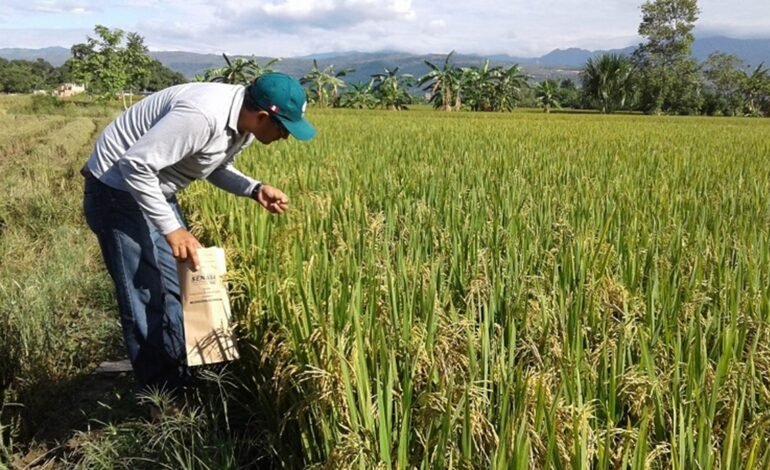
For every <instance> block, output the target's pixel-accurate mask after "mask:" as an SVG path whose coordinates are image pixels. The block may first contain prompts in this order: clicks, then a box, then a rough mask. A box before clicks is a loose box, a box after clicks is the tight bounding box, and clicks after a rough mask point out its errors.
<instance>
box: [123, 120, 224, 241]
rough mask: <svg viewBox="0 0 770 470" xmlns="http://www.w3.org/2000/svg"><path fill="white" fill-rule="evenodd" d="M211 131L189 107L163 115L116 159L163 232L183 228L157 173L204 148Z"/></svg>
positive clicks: (137, 197) (128, 184)
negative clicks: (167, 200)
mask: <svg viewBox="0 0 770 470" xmlns="http://www.w3.org/2000/svg"><path fill="white" fill-rule="evenodd" d="M212 134H213V126H212V125H211V124H210V123H209V121H208V119H207V118H206V116H204V115H203V114H202V113H201V112H200V111H199V110H197V109H195V108H194V107H190V106H179V107H177V108H175V109H174V110H172V111H170V112H169V113H167V114H166V115H164V116H163V117H162V118H161V119H160V120H158V122H156V123H155V124H154V125H153V126H152V127H151V128H150V130H149V131H147V132H146V133H145V134H144V135H143V136H142V137H141V138H140V139H139V140H137V141H136V143H134V145H132V146H131V148H129V149H128V151H127V152H126V153H125V154H124V155H123V157H121V159H120V160H118V168H119V169H120V173H121V175H122V176H123V180H124V181H125V182H126V185H127V186H128V190H129V192H130V193H131V194H132V195H133V196H134V199H136V202H137V204H139V207H140V208H141V209H142V211H143V212H144V214H145V215H146V216H147V218H148V219H150V222H152V224H153V225H155V227H157V228H158V230H160V232H161V233H162V234H163V235H166V234H169V233H171V232H173V231H174V230H177V229H179V228H181V227H182V225H181V224H180V223H179V221H178V220H177V218H176V216H175V215H174V211H173V210H172V209H171V206H169V205H168V203H167V202H166V198H165V197H164V196H163V192H162V191H161V189H160V182H159V180H158V172H159V171H160V170H162V169H163V168H166V167H168V166H171V165H173V164H174V163H176V162H178V161H180V160H182V159H183V158H185V157H187V156H190V155H193V154H195V153H198V152H200V151H201V150H202V149H203V148H205V146H206V144H207V143H208V142H209V140H210V139H211V136H212Z"/></svg>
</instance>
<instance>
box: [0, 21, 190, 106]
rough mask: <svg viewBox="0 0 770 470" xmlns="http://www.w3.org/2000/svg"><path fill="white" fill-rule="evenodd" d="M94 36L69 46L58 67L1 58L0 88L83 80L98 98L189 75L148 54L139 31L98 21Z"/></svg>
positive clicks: (30, 88) (27, 88)
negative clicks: (129, 30) (69, 52)
mask: <svg viewBox="0 0 770 470" xmlns="http://www.w3.org/2000/svg"><path fill="white" fill-rule="evenodd" d="M94 32H95V33H96V35H95V36H94V37H88V38H87V41H86V42H85V43H82V44H75V45H73V46H72V48H71V52H72V57H71V58H70V59H68V60H67V61H65V62H64V64H62V65H61V66H60V67H55V66H53V65H51V64H50V63H48V62H47V61H45V60H43V59H37V60H35V61H29V60H6V59H2V58H0V92H3V93H32V92H34V91H36V90H46V91H50V90H52V89H55V88H56V87H58V86H59V85H61V84H63V83H72V82H76V83H79V84H84V85H85V87H86V91H87V92H88V93H89V94H90V95H93V96H97V97H99V98H112V97H114V96H116V95H123V94H124V93H125V92H127V93H128V94H129V99H131V98H130V97H131V95H132V93H134V92H138V91H147V92H154V91H158V90H162V89H163V88H166V87H169V86H172V85H176V84H179V83H185V82H186V81H187V79H186V78H185V76H184V75H182V74H181V73H179V72H175V71H173V70H171V69H169V68H168V67H166V66H165V65H163V64H161V63H160V62H159V61H158V60H156V59H153V58H151V57H150V56H149V55H148V50H147V47H146V46H145V45H144V38H142V37H141V36H140V35H138V34H136V33H125V32H124V31H122V30H120V29H109V28H107V27H105V26H101V25H97V26H96V27H95V28H94Z"/></svg>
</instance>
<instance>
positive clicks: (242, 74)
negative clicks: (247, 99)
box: [195, 53, 279, 85]
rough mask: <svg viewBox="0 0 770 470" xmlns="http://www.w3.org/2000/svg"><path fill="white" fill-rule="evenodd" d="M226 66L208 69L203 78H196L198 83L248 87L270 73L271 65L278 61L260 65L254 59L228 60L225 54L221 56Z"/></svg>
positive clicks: (274, 60)
mask: <svg viewBox="0 0 770 470" xmlns="http://www.w3.org/2000/svg"><path fill="white" fill-rule="evenodd" d="M222 57H224V59H225V63H226V64H227V65H226V66H225V67H221V68H215V69H209V70H207V71H206V73H204V75H203V76H196V77H195V81H198V82H219V83H230V84H240V85H248V84H250V83H251V82H253V81H254V80H256V79H257V77H259V76H260V75H262V74H263V73H267V72H272V71H273V69H272V68H271V67H272V66H273V64H275V63H276V62H278V61H279V59H271V60H269V61H268V62H267V63H265V64H260V63H259V62H257V60H256V59H253V58H252V59H243V58H241V57H239V58H237V59H235V60H230V58H229V57H227V54H224V53H223V54H222Z"/></svg>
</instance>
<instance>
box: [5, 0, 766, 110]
mask: <svg viewBox="0 0 770 470" xmlns="http://www.w3.org/2000/svg"><path fill="white" fill-rule="evenodd" d="M641 11H642V21H641V23H640V25H639V30H638V32H639V34H640V35H641V36H642V37H643V38H644V39H645V41H644V42H643V43H642V44H640V45H639V46H638V47H637V49H636V50H635V51H634V52H633V54H631V55H630V56H623V55H617V54H604V55H601V56H599V57H595V58H591V59H589V60H588V61H587V62H586V64H585V66H584V67H583V69H582V71H581V72H580V74H579V77H578V79H579V80H578V81H579V84H578V83H576V82H575V81H573V80H569V79H568V80H562V81H560V82H559V81H556V80H552V79H546V80H544V81H542V82H540V83H531V77H528V76H527V75H526V74H525V73H524V72H523V71H522V69H521V67H519V65H512V66H507V67H503V66H499V65H496V66H493V65H491V64H490V62H489V61H488V60H487V61H485V62H484V63H483V64H482V65H481V66H471V67H458V66H456V65H455V64H454V63H453V61H452V59H453V55H454V52H450V53H449V54H448V55H447V56H446V58H445V60H444V62H443V64H439V65H436V64H434V63H432V62H430V61H425V65H426V66H427V67H428V72H427V73H425V74H424V75H422V76H420V77H414V76H413V75H411V74H406V73H400V72H399V68H398V67H394V68H385V69H384V70H383V71H382V72H380V73H377V74H373V75H371V77H370V79H369V80H368V81H367V82H358V83H347V82H346V81H345V76H346V75H348V74H349V73H350V72H352V71H353V70H352V69H342V70H339V69H338V70H335V66H334V65H328V66H326V67H323V68H322V67H320V66H319V65H318V63H317V62H316V61H313V67H312V69H311V70H310V71H309V72H308V73H306V74H305V75H304V76H302V77H301V79H300V81H301V83H302V84H303V85H305V86H306V88H307V90H308V97H309V100H310V101H311V102H312V103H314V104H315V105H316V106H319V107H332V106H333V107H349V108H375V107H381V108H385V109H391V110H400V109H405V108H406V107H407V106H409V105H410V104H413V103H415V102H420V101H422V100H425V101H427V102H429V103H432V104H433V106H434V107H435V108H437V109H441V110H444V111H458V110H461V109H463V110H470V111H510V110H512V109H514V108H515V107H518V106H540V107H541V108H542V109H543V110H544V111H546V112H549V111H550V110H552V109H558V108H562V107H566V108H579V109H598V110H600V111H601V112H604V113H612V112H616V111H641V112H645V113H650V114H662V113H666V114H708V115H729V116H738V115H747V116H769V115H770V71H768V68H767V67H766V66H765V65H764V64H759V65H756V66H753V67H751V68H749V67H747V66H746V65H745V64H743V62H742V61H741V59H740V58H738V57H737V56H735V55H731V54H724V53H720V52H716V53H713V54H711V56H709V57H708V59H707V60H706V61H704V62H703V63H698V62H697V60H696V59H695V58H693V56H692V53H691V49H692V43H693V40H694V38H693V35H692V30H693V28H694V26H695V22H696V21H697V19H698V15H699V9H698V5H697V0H647V1H645V2H644V3H643V4H642V6H641ZM94 31H95V33H96V34H95V36H94V37H88V39H87V41H86V42H85V43H82V44H76V45H74V46H72V48H71V51H72V58H71V59H69V60H68V61H67V62H66V63H65V64H64V65H62V67H52V66H51V65H50V64H48V63H47V62H45V61H42V60H37V61H34V62H30V61H18V60H16V61H5V60H3V59H0V90H2V91H4V92H15V93H28V92H31V91H32V90H35V89H40V88H50V87H52V86H55V85H56V84H58V83H61V82H65V81H77V82H79V83H84V84H85V86H86V90H87V92H88V93H90V94H92V95H96V96H101V97H110V96H115V95H118V94H119V95H122V96H123V97H124V99H125V97H126V96H127V95H128V97H129V101H130V100H131V99H132V96H133V93H134V92H135V91H138V90H143V91H144V90H146V91H156V90H160V89H162V88H165V87H167V86H170V85H173V84H177V83H183V82H185V81H186V80H185V78H184V76H182V75H181V74H179V73H176V72H173V71H171V70H169V69H168V68H166V67H165V66H163V65H162V64H161V63H160V62H158V61H157V60H154V59H151V58H150V57H149V56H148V55H147V48H146V46H145V45H144V39H143V38H142V37H141V36H140V35H138V34H136V33H127V34H126V33H125V32H123V31H122V30H119V29H115V30H111V29H109V28H106V27H104V26H100V25H99V26H96V27H95V29H94ZM223 57H224V59H225V66H223V67H218V68H213V69H209V70H207V71H206V72H205V73H203V74H202V75H197V76H196V77H195V79H194V80H196V81H218V82H224V83H241V84H248V83H251V82H252V81H253V80H254V79H256V78H257V77H258V76H259V75H261V74H263V73H265V72H267V71H271V70H272V67H273V66H274V65H275V64H276V63H277V62H278V60H279V59H272V60H270V61H268V62H267V63H265V64H260V63H259V62H257V61H256V60H255V59H245V58H236V59H232V60H231V59H230V58H229V57H227V55H225V54H223ZM124 104H125V105H128V104H130V103H124Z"/></svg>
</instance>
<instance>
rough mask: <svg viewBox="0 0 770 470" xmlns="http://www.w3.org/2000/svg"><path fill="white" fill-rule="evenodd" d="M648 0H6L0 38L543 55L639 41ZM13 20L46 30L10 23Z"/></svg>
mask: <svg viewBox="0 0 770 470" xmlns="http://www.w3.org/2000/svg"><path fill="white" fill-rule="evenodd" d="M643 1H644V0H607V1H604V2H595V1H588V0H540V1H537V2H533V1H532V0H474V1H473V2H451V1H446V0H381V1H379V0H253V1H245V0H219V1H213V0H163V1H161V0H115V1H105V0H102V1H97V0H31V1H24V0H5V1H4V5H3V8H2V9H0V28H2V29H0V47H32V46H30V44H31V43H35V44H40V43H41V42H42V41H44V40H48V41H54V42H51V43H49V44H62V41H64V39H63V38H61V37H59V34H58V32H57V31H59V30H60V28H63V27H64V25H67V26H68V27H77V28H80V29H86V30H88V31H86V33H90V31H92V30H93V26H94V25H95V24H103V25H105V26H108V27H111V28H121V29H123V30H125V31H135V32H138V33H139V34H141V35H143V36H144V37H145V42H146V44H147V45H148V46H149V47H150V48H151V49H153V50H170V49H177V50H190V51H199V52H222V51H226V52H227V53H238V54H255V55H262V56H283V57H286V56H292V55H306V54H312V53H316V52H330V51H335V50H351V49H355V50H361V51H372V50H381V49H399V50H404V51H410V52H436V53H446V52H449V51H450V50H457V51H458V52H475V53H478V54H497V53H507V54H511V55H518V56H536V55H542V54H546V53H548V52H549V51H551V50H552V49H555V48H568V47H582V48H586V49H609V48H620V47H625V46H628V45H633V44H636V43H638V42H639V40H640V38H638V36H637V29H638V26H639V22H640V20H641V12H640V5H641V3H642V2H643ZM698 4H699V6H700V8H701V15H700V19H699V21H698V23H697V27H698V29H697V30H696V31H708V32H709V33H724V34H727V35H730V36H734V37H750V36H759V35H761V36H765V37H767V36H768V35H770V33H768V31H770V1H768V0H761V1H759V0H732V1H731V2H729V3H728V2H725V1H724V0H699V2H698ZM70 25H72V26H70ZM11 29H14V30H25V31H35V30H37V35H35V34H26V33H25V34H20V33H13V32H10V33H6V31H9V30H11ZM84 38H85V34H83V35H81V36H80V37H79V38H78V39H77V40H78V41H82V40H83V39H84ZM70 44H72V43H71V42H70V43H69V44H62V45H66V46H68V45H70ZM36 47H38V46H36Z"/></svg>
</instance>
